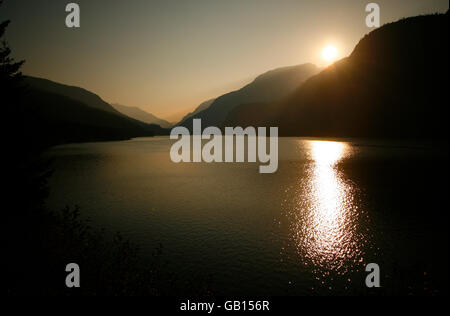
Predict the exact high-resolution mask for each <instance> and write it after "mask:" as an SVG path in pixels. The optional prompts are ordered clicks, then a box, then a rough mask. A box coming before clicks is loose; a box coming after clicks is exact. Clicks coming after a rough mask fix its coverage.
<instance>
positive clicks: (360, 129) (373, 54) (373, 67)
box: [225, 12, 448, 138]
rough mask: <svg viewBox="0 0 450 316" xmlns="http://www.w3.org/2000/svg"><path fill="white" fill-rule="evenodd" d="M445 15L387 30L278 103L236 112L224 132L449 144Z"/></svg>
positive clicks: (417, 19) (249, 106) (366, 39)
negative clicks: (265, 130)
mask: <svg viewBox="0 0 450 316" xmlns="http://www.w3.org/2000/svg"><path fill="white" fill-rule="evenodd" d="M447 89H448V12H447V13H446V14H436V15H428V16H418V17H412V18H407V19H403V20H400V21H398V22H394V23H390V24H387V25H384V26H382V27H381V28H379V29H376V30H374V31H372V32H371V33H369V34H368V35H366V36H365V37H364V38H363V39H362V40H361V41H360V42H359V43H358V45H357V46H356V47H355V49H354V51H353V52H352V54H351V55H350V56H349V57H348V58H344V59H342V60H340V61H338V62H336V63H335V64H333V65H332V66H330V67H328V68H327V69H326V70H324V71H322V72H321V73H320V74H318V75H316V76H314V77H311V78H310V79H309V80H307V81H306V82H305V83H304V84H303V85H301V86H299V87H298V88H297V89H296V91H295V92H293V93H292V94H290V95H289V96H288V97H286V98H284V99H283V100H281V101H278V102H272V103H265V104H263V103H259V104H246V105H241V106H239V107H237V108H235V109H234V110H233V111H232V112H231V113H230V114H229V115H228V117H227V119H226V120H225V124H226V125H227V126H238V125H239V126H278V127H279V132H280V134H281V135H284V136H331V137H339V136H346V137H347V136H358V137H402V138H403V137H408V138H409V137H414V138H427V137H430V138H435V137H446V135H447V124H448V118H447V116H446V115H445V114H444V113H446V110H447V108H448V93H447Z"/></svg>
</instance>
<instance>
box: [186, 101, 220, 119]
mask: <svg viewBox="0 0 450 316" xmlns="http://www.w3.org/2000/svg"><path fill="white" fill-rule="evenodd" d="M215 100H216V99H210V100H208V101H205V102H203V103H201V104H200V105H199V106H197V107H196V108H195V110H194V111H192V112H190V113H188V114H186V115H185V116H184V117H183V118H182V119H181V120H180V122H183V121H185V120H187V119H188V118H190V117H192V116H195V115H196V114H197V113H200V112H201V111H204V110H206V109H207V108H209V107H210V106H211V104H213V102H214V101H215Z"/></svg>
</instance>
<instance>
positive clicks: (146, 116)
mask: <svg viewBox="0 0 450 316" xmlns="http://www.w3.org/2000/svg"><path fill="white" fill-rule="evenodd" d="M111 106H112V107H113V108H114V109H116V110H117V111H119V112H120V113H122V114H125V115H126V116H128V117H131V118H134V119H136V120H138V121H141V122H144V123H148V124H156V125H159V126H161V127H163V128H170V127H171V126H172V125H173V124H172V123H169V122H167V121H166V120H163V119H160V118H159V117H157V116H155V115H153V114H151V113H149V112H147V111H144V110H142V109H140V108H138V107H137V106H126V105H121V104H111Z"/></svg>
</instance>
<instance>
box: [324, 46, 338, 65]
mask: <svg viewBox="0 0 450 316" xmlns="http://www.w3.org/2000/svg"><path fill="white" fill-rule="evenodd" d="M322 57H323V59H325V60H326V61H328V62H332V61H334V60H335V59H336V57H337V48H336V47H335V46H333V45H328V46H326V47H325V48H324V49H323V51H322Z"/></svg>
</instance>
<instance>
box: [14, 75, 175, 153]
mask: <svg viewBox="0 0 450 316" xmlns="http://www.w3.org/2000/svg"><path fill="white" fill-rule="evenodd" d="M36 82H37V83H38V84H35V83H36ZM40 83H45V84H46V85H45V86H44V88H43V89H40V88H41V87H42V85H40ZM47 83H48V82H46V81H45V80H44V79H39V80H37V81H36V80H31V81H30V80H29V77H28V78H26V80H24V86H23V93H22V95H21V99H20V109H21V111H23V112H24V113H23V115H24V117H25V116H26V117H32V118H33V120H32V121H31V122H27V123H26V124H27V125H26V126H23V128H25V129H27V130H29V132H28V133H32V134H33V138H34V139H35V141H37V142H39V143H40V144H41V145H44V146H48V145H55V144H63V143H69V142H87V141H105V140H124V139H130V138H133V137H141V136H153V135H162V134H167V133H168V131H167V130H165V129H163V128H161V127H160V126H158V125H154V124H147V123H143V122H140V121H137V120H135V119H132V118H129V117H127V116H125V115H123V114H121V113H119V112H117V111H116V110H114V109H112V108H108V107H106V110H104V109H103V108H102V109H100V108H99V107H93V106H91V105H88V104H86V103H83V102H81V101H79V100H77V99H75V98H72V97H69V96H66V95H62V94H58V93H55V92H50V90H53V91H54V90H55V88H57V89H56V91H59V92H61V93H65V92H67V90H65V89H64V88H63V89H59V84H58V83H55V82H50V86H49V85H47ZM61 86H62V85H61ZM49 87H50V88H51V89H49ZM77 89H80V88H76V87H70V89H69V90H70V91H69V92H70V93H69V94H70V95H72V96H73V91H77ZM78 91H84V92H82V94H84V97H82V99H84V98H86V97H87V100H88V101H91V102H92V101H96V100H97V101H96V102H98V100H101V99H100V97H97V96H96V95H95V94H93V93H91V92H89V91H86V90H83V89H80V90H78ZM77 96H78V99H79V94H77ZM102 102H103V101H102ZM90 104H92V103H90ZM97 104H98V105H102V103H101V102H98V103H97ZM105 104H106V105H108V104H107V103H105ZM105 104H103V106H104V105H105ZM13 120H14V121H16V123H15V125H16V126H18V127H19V126H22V125H23V123H25V122H23V123H21V120H22V118H21V117H15V118H13Z"/></svg>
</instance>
